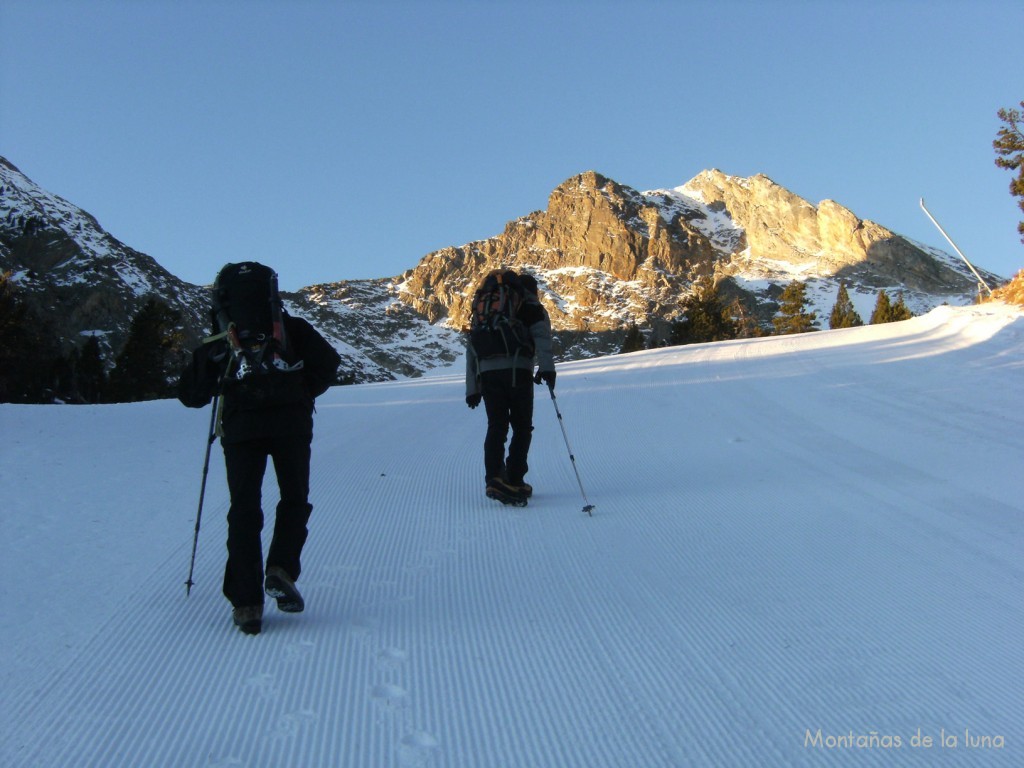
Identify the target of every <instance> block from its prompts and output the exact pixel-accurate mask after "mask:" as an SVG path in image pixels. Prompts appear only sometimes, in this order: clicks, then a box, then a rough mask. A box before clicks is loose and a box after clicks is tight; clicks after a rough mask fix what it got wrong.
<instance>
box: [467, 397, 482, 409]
mask: <svg viewBox="0 0 1024 768" xmlns="http://www.w3.org/2000/svg"><path fill="white" fill-rule="evenodd" d="M466 405H468V406H469V407H470V408H476V407H477V406H478V405H480V395H466Z"/></svg>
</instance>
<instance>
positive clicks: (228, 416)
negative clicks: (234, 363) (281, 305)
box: [178, 315, 341, 443]
mask: <svg viewBox="0 0 1024 768" xmlns="http://www.w3.org/2000/svg"><path fill="white" fill-rule="evenodd" d="M284 328H285V333H286V334H287V337H288V345H289V347H290V348H291V350H292V353H293V356H294V358H295V359H297V360H302V361H303V365H302V368H301V370H298V371H294V372H289V373H274V374H268V375H265V376H251V377H249V378H248V379H244V380H241V381H240V380H238V379H236V378H234V377H233V376H227V377H225V373H226V372H227V369H228V363H229V357H230V355H229V354H228V345H227V342H226V341H225V340H224V339H219V340H218V341H214V342H209V343H206V344H203V345H202V346H200V347H198V348H197V349H195V350H194V351H193V352H192V360H191V362H190V363H189V365H188V366H187V367H186V368H185V370H183V371H182V372H181V377H180V378H179V379H178V399H179V400H180V401H181V402H182V403H183V404H184V405H186V406H188V407H189V408H202V407H204V406H206V405H207V404H208V403H209V402H210V400H212V399H213V397H214V396H215V395H216V394H217V393H218V392H219V393H220V394H221V395H222V396H223V398H222V399H223V409H222V412H221V419H220V434H221V440H222V442H224V443H236V442H241V441H243V440H253V439H258V438H263V437H288V436H304V435H309V436H312V434H313V401H314V399H315V398H316V397H318V396H319V395H322V394H323V393H324V392H326V391H327V388H328V387H330V386H331V384H332V383H334V380H335V376H336V375H337V372H338V365H339V363H340V362H341V358H340V357H339V356H338V353H337V352H336V351H335V350H334V348H333V347H332V346H331V345H330V344H328V343H327V341H326V340H325V339H324V337H323V336H321V335H320V334H319V333H318V332H317V330H316V329H315V328H313V326H312V325H310V324H309V323H307V322H306V321H305V320H303V319H302V318H301V317H291V316H290V315H284ZM256 386H258V387H261V388H262V387H267V386H271V387H272V388H273V390H272V392H271V394H270V395H269V396H262V397H259V398H254V397H253V396H252V391H253V388H254V387H256Z"/></svg>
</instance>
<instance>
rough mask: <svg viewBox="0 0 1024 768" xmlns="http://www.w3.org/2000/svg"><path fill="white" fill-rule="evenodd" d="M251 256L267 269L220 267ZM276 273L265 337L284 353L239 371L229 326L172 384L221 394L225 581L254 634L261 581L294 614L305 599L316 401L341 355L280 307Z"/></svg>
mask: <svg viewBox="0 0 1024 768" xmlns="http://www.w3.org/2000/svg"><path fill="white" fill-rule="evenodd" d="M248 265H253V266H254V267H259V268H261V269H264V270H268V268H266V267H262V265H258V264H255V262H244V263H243V264H241V265H230V264H229V265H228V266H227V267H225V268H224V270H222V271H221V275H224V274H225V273H226V272H227V271H228V270H229V268H234V267H239V266H241V267H246V266H248ZM268 271H269V272H270V274H273V272H272V271H270V270H268ZM221 275H219V276H218V283H220V281H221ZM273 277H274V302H273V303H274V308H275V311H276V317H275V318H274V319H275V321H276V322H277V326H276V327H277V328H278V329H277V330H276V331H274V332H273V339H272V342H273V344H275V345H280V346H281V348H282V349H283V350H285V351H286V355H285V357H286V359H287V360H288V361H290V362H289V363H285V364H281V365H279V366H277V367H275V366H271V365H268V366H265V367H266V371H265V372H262V373H261V372H256V371H251V372H249V373H246V372H245V371H246V370H247V369H246V368H245V365H246V363H245V362H243V360H245V359H246V358H245V356H244V354H243V353H242V352H241V348H242V347H243V346H244V344H245V342H244V340H243V342H242V344H241V345H240V344H239V340H238V334H237V333H236V332H235V331H236V330H237V329H233V330H232V331H231V332H230V333H221V334H219V335H218V336H214V337H211V338H212V339H213V340H209V339H208V340H207V341H206V342H205V343H204V344H203V345H202V346H200V347H199V348H198V349H196V350H195V351H194V352H193V353H192V360H191V363H190V364H189V365H188V367H187V368H186V369H185V370H184V371H183V372H182V374H181V378H180V380H179V383H178V398H179V399H180V400H181V402H182V403H184V404H185V405H186V406H188V407H190V408H202V407H204V406H205V405H207V404H208V403H209V402H210V400H211V399H212V398H213V397H214V395H216V394H217V393H218V392H219V393H220V394H221V408H222V410H221V416H220V426H219V431H218V434H219V435H220V437H221V446H222V448H223V450H224V465H225V468H226V470H227V480H228V490H229V491H230V494H231V506H230V508H229V510H228V541H227V549H228V557H227V563H226V565H225V568H224V586H223V590H224V595H225V597H227V598H228V600H229V601H230V602H231V605H232V606H233V609H234V610H233V618H234V622H235V624H236V626H238V627H239V629H241V630H242V631H243V632H245V633H246V634H258V633H259V632H260V629H261V628H262V618H263V592H264V589H265V590H266V592H267V594H269V595H270V596H271V597H275V598H276V599H277V606H278V608H279V609H280V610H282V611H285V612H289V613H297V612H299V611H302V610H303V608H304V607H305V603H304V601H303V598H302V595H301V594H300V593H299V591H298V589H297V588H296V587H295V581H296V580H298V578H299V574H300V573H301V570H302V568H301V561H300V557H301V554H302V548H303V545H304V544H305V542H306V537H307V535H308V529H307V523H308V521H309V516H310V512H311V511H312V509H313V507H312V505H311V504H310V503H309V464H310V447H311V444H312V439H313V401H314V398H316V397H317V396H319V395H321V394H323V393H324V392H325V391H326V390H327V388H328V387H329V386H330V385H331V384H332V383H333V382H334V380H335V377H336V374H337V369H338V364H339V363H340V358H339V356H338V353H337V352H336V351H335V350H334V348H333V347H331V346H330V344H328V343H327V341H325V340H324V338H323V337H322V336H321V335H320V334H319V333H318V332H317V331H316V330H315V329H314V328H313V326H311V325H310V324H309V323H308V322H306V321H305V320H303V319H302V318H298V317H290V316H288V315H287V314H285V313H284V311H283V308H282V307H281V306H280V299H279V298H277V296H276V275H274V276H273ZM215 327H216V323H215ZM231 334H234V335H233V336H232V335H231ZM278 336H281V337H282V339H281V340H280V341H279V340H278V339H277V337H278ZM260 338H261V339H263V338H264V337H263V336H262V335H261V336H260ZM267 354H268V355H269V352H268V353H267ZM297 361H301V362H297ZM275 362H276V360H275ZM282 368H283V369H284V370H282ZM268 457H269V458H270V459H272V460H273V462H274V472H275V474H276V477H277V484H278V489H279V491H280V502H279V503H278V505H277V510H276V517H275V520H274V535H273V538H272V540H271V544H270V549H269V551H268V553H267V560H266V571H265V574H264V563H263V551H262V542H261V536H260V535H261V531H262V529H263V508H262V498H261V491H262V486H263V475H264V473H265V471H266V467H267V458H268ZM264 575H265V581H264Z"/></svg>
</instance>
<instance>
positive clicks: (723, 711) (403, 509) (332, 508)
mask: <svg viewBox="0 0 1024 768" xmlns="http://www.w3.org/2000/svg"><path fill="white" fill-rule="evenodd" d="M1022 391H1024V317H1022V316H1021V315H1020V314H1019V313H1018V312H1017V311H1016V310H1013V309H1010V308H1007V307H1005V306H1002V305H993V306H989V307H982V308H962V309H953V308H948V307H943V308H940V309H937V310H935V311H933V312H931V313H930V314H929V315H927V316H925V317H921V318H916V319H914V320H911V321H908V322H905V323H898V324H892V325H886V326H881V327H868V328H861V329H853V330H848V331H835V332H821V333H815V334H808V335H805V336H800V337H785V338H772V339H765V340H755V341H737V342H729V343H724V344H717V345H701V346H692V347H686V348H674V349H666V350H658V351H648V352H640V353H636V354H633V355H623V356H617V357H611V358H605V359H601V360H593V361H587V362H582V363H575V364H566V365H563V366H561V367H560V368H559V377H558V388H557V394H558V404H559V407H560V408H561V410H562V413H563V415H564V417H565V421H564V423H565V426H566V428H567V430H568V433H569V437H570V440H571V442H572V446H573V448H574V451H575V454H576V458H577V466H578V468H579V471H580V474H581V476H582V479H583V483H584V486H585V489H586V493H587V496H588V497H589V499H590V501H591V502H593V503H594V504H595V505H596V510H595V512H594V516H593V517H587V516H586V515H584V514H583V513H582V511H581V509H582V506H583V499H582V496H581V494H580V489H579V487H578V486H577V484H576V478H575V476H574V475H573V472H572V465H571V464H570V462H569V459H568V452H567V450H566V446H565V443H564V442H563V439H562V434H561V432H560V431H559V428H558V423H557V420H556V419H555V415H554V410H553V408H552V406H551V403H550V401H549V398H548V397H547V395H546V392H544V391H543V390H541V389H538V398H537V401H536V415H535V424H536V431H535V433H534V434H535V438H534V446H533V450H532V452H531V460H532V461H531V463H532V467H533V468H532V471H531V473H530V476H529V479H530V480H531V481H532V483H533V484H534V486H535V488H536V497H535V498H534V500H533V501H532V502H531V504H530V506H529V507H527V508H525V509H512V508H505V507H502V506H500V505H498V504H496V503H495V502H492V501H490V500H488V499H486V498H485V497H484V495H483V482H482V481H483V478H482V461H481V453H482V451H481V442H482V438H483V429H484V416H483V413H482V409H478V410H476V411H472V412H471V411H469V410H468V409H467V408H466V406H465V404H464V402H463V392H462V383H461V375H459V374H457V373H456V374H452V375H447V376H440V377H436V378H429V379H421V380H416V381H409V382H402V383H391V384H375V385H362V386H355V387H344V388H335V389H332V390H331V391H330V392H329V393H328V394H327V395H325V396H324V397H323V398H321V400H320V402H318V405H317V410H318V413H317V426H316V430H317V434H316V439H315V443H314V466H313V487H312V500H313V502H314V504H315V510H314V513H313V519H312V523H311V529H312V530H311V536H310V541H309V544H308V546H307V550H306V554H305V558H304V566H305V570H304V573H303V576H302V578H301V580H300V582H299V585H300V587H301V588H302V589H303V591H304V594H305V596H306V599H307V610H306V612H305V613H304V614H301V615H292V616H288V615H284V614H281V613H278V612H277V611H276V609H275V608H274V607H273V606H272V603H270V604H268V612H267V617H266V620H265V622H264V631H263V634H261V635H260V636H258V637H247V636H244V635H242V634H241V633H239V632H238V631H237V630H235V629H234V628H233V627H232V625H231V622H230V613H229V608H228V605H227V603H226V601H225V600H224V599H223V597H222V596H221V594H220V575H221V568H222V565H223V558H224V538H225V522H224V518H225V513H226V510H227V504H228V499H227V493H226V489H225V483H224V478H223V461H222V459H221V456H220V451H219V446H215V449H214V454H213V463H212V468H211V472H210V483H209V487H208V490H207V498H206V507H205V511H204V514H203V519H202V531H201V535H200V540H199V554H198V558H197V563H196V575H195V582H196V586H195V587H194V588H193V590H192V595H191V597H189V598H187V599H186V597H185V588H184V581H185V577H186V575H187V572H188V559H189V553H190V548H191V543H192V530H193V524H194V516H195V510H196V502H197V499H198V491H199V482H200V476H201V468H202V459H203V448H204V438H205V434H206V429H207V425H208V419H209V411H208V410H202V411H191V410H187V409H185V408H183V407H181V406H180V405H179V404H178V403H176V402H173V401H162V402H152V403H142V404H133V405H117V406H96V407H40V406H12V405H4V406H0V432H2V434H3V447H2V448H0V473H2V477H3V497H4V502H3V515H2V517H3V537H2V539H0V541H2V544H0V547H2V549H0V555H2V556H0V568H2V573H3V583H4V584H5V585H6V586H7V590H6V594H5V597H4V609H3V621H2V623H0V647H2V648H3V649H4V663H3V695H2V696H0V765H3V766H10V767H12V768H14V767H15V766H17V767H21V766H32V767H36V766H60V767H61V768H64V767H65V766H97V767H99V766H138V767H139V768H157V767H161V766H168V767H170V766H189V767H190V768H191V767H193V766H209V767H211V768H212V767H213V766H251V767H256V766H265V767H268V768H277V767H280V766H289V767H295V768H316V767H323V768H328V767H330V768H337V767H339V766H367V767H370V768H377V767H379V766H399V767H406V766H460V767H464V768H487V767H490V766H494V767H497V766H557V767H558V768H563V767H571V766H580V767H581V768H582V767H583V766H586V768H596V767H598V766H615V767H617V768H619V767H621V768H632V767H638V766H644V767H645V768H650V767H653V766H819V765H828V766H837V765H839V766H857V767H858V768H860V767H861V766H883V765H884V766H888V765H909V766H917V765H920V766H935V765H939V766H1019V765H1022V764H1024V643H1022V641H1021V635H1022V631H1024V600H1022V595H1024V566H1022V565H1021V562H1022V561H1021V558H1020V554H1021V551H1022V545H1024V511H1022V509H1024V493H1022V491H1024V480H1022V473H1021V460H1022V457H1024V417H1022V415H1021V409H1020V397H1021V393H1022ZM265 501H266V507H267V509H268V511H272V509H273V504H274V501H275V491H274V486H273V484H272V483H271V482H268V484H267V486H266V488H265ZM918 737H921V738H926V737H927V738H931V739H932V742H931V745H930V746H926V745H925V744H923V743H921V742H920V741H919V740H918ZM951 739H955V740H956V744H955V745H954V744H953V742H952V741H951Z"/></svg>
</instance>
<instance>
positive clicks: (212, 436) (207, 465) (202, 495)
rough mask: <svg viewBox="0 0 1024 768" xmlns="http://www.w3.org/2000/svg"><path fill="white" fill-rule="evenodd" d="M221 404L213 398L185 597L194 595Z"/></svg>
mask: <svg viewBox="0 0 1024 768" xmlns="http://www.w3.org/2000/svg"><path fill="white" fill-rule="evenodd" d="M219 403H220V395H217V396H216V397H214V398H213V409H212V411H211V413H210V433H209V435H208V436H207V438H206V458H205V459H204V460H203V482H202V485H200V486H199V510H198V511H197V512H196V530H195V533H194V534H193V535H192V560H191V562H190V564H189V567H188V580H187V581H186V582H185V597H188V596H189V595H190V594H191V593H192V585H193V584H194V583H195V582H193V581H192V572H193V571H194V570H195V567H196V546H197V545H198V544H199V522H200V520H202V517H203V499H204V498H205V497H206V477H207V475H209V474H210V449H211V448H213V441H214V440H216V439H217V430H216V424H217V407H218V405H219Z"/></svg>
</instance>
